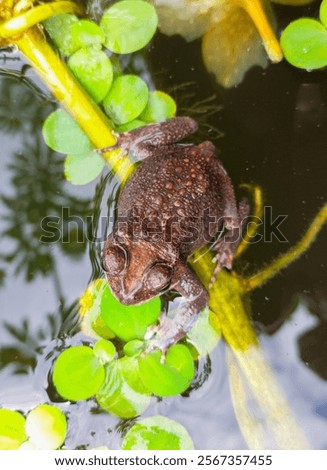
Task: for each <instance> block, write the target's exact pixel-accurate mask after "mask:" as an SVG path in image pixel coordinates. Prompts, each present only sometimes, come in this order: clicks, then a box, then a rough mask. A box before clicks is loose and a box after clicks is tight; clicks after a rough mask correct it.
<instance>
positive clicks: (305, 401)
mask: <svg viewBox="0 0 327 470" xmlns="http://www.w3.org/2000/svg"><path fill="white" fill-rule="evenodd" d="M277 11H278V13H280V12H283V15H284V16H283V17H282V18H281V19H282V21H285V22H287V21H288V20H289V19H290V16H291V14H293V13H292V12H293V9H282V8H279V9H278V10H277ZM285 12H286V13H285ZM15 57H16V56H15ZM148 59H149V70H150V71H151V73H152V79H153V81H154V83H155V86H156V88H159V89H160V88H161V89H164V90H168V89H173V88H174V87H176V86H177V85H179V84H183V83H184V84H185V83H186V82H192V84H191V85H189V86H188V87H187V93H189V92H191V93H192V94H193V98H189V99H185V96H184V97H183V93H184V94H185V93H186V92H185V91H183V90H179V91H175V92H174V91H173V92H172V94H173V95H175V98H176V99H177V102H178V103H184V102H185V101H186V104H187V106H188V107H190V108H192V106H193V108H194V106H195V105H194V103H196V102H197V101H199V100H201V99H205V98H207V97H210V96H212V95H216V98H215V101H214V103H215V104H216V105H217V107H218V106H220V105H222V106H223V108H222V110H221V111H219V112H218V113H216V114H214V115H212V116H209V117H208V119H207V124H208V125H209V126H214V127H217V128H219V129H220V130H221V131H222V132H223V133H224V136H223V137H222V138H220V139H219V140H215V144H216V145H217V148H219V149H220V151H221V159H222V161H223V162H224V164H225V166H226V168H227V169H228V172H229V173H230V175H231V177H232V180H233V182H234V185H235V187H236V188H238V187H239V186H240V185H241V184H242V183H253V184H257V185H259V186H261V187H262V188H263V192H264V198H265V205H266V206H269V207H271V208H272V213H273V216H274V217H277V216H278V215H287V218H286V219H285V221H284V222H283V224H282V226H281V228H282V232H283V234H284V236H285V238H286V239H287V241H285V242H283V243H281V242H279V241H278V240H277V239H276V238H273V239H272V241H271V242H270V241H266V242H265V243H264V242H263V241H262V242H260V243H257V244H255V245H253V246H252V247H251V248H250V249H249V250H248V251H247V253H246V254H245V255H244V256H243V257H242V260H240V261H239V263H238V269H239V270H240V271H241V272H248V273H251V272H253V271H255V270H256V269H258V268H259V267H260V266H263V265H264V264H266V263H268V262H269V261H270V260H272V259H273V258H274V257H276V255H277V254H278V253H281V252H283V251H286V250H287V249H289V248H290V247H291V246H292V244H294V243H295V242H296V241H297V240H299V238H300V237H301V235H302V234H303V233H304V231H305V229H306V227H307V226H308V224H309V222H310V221H311V220H312V218H313V217H314V215H315V214H316V213H317V211H318V210H319V208H320V207H321V206H322V204H323V203H324V202H325V201H326V176H327V158H326V156H327V73H326V71H322V72H315V73H305V72H301V71H297V70H295V69H293V68H292V67H291V66H289V65H287V64H286V63H285V62H283V63H282V64H279V65H273V66H272V65H271V66H269V68H268V69H267V70H265V71H263V70H262V69H259V68H255V69H252V70H251V71H250V72H249V73H248V74H247V76H246V79H245V80H244V82H243V83H242V84H241V85H240V86H238V87H237V88H234V89H231V90H223V89H220V88H219V87H217V85H216V84H215V83H214V81H213V80H212V79H211V77H209V75H208V74H207V73H206V71H205V70H204V68H203V66H202V62H201V54H200V44H199V43H193V44H191V45H186V44H185V43H184V42H183V41H182V40H180V39H176V38H171V39H168V38H165V37H159V38H158V39H156V40H155V42H154V44H153V45H152V46H151V49H150V51H149V57H148ZM22 65H23V62H19V61H16V60H15V61H8V62H7V63H6V64H3V67H4V68H5V67H8V68H10V69H15V70H20V69H21V67H22ZM167 71H169V72H168V73H167ZM28 74H30V75H31V76H33V73H32V72H31V71H29V72H28ZM37 83H38V82H37ZM43 91H44V92H45V93H47V92H46V90H43ZM53 109H55V103H53V102H51V100H50V99H49V100H45V98H44V96H43V94H42V93H41V92H40V93H39V92H38V91H37V90H35V89H34V90H33V89H31V88H30V87H29V86H28V84H27V83H26V82H24V81H22V80H18V79H17V78H16V77H15V76H8V75H7V74H3V73H2V74H1V76H0V141H1V176H0V178H1V186H0V198H1V199H0V231H1V238H0V246H1V248H0V305H1V309H0V348H1V349H0V361H1V371H0V406H3V407H11V408H14V409H18V410H22V411H27V410H28V409H29V408H30V407H33V406H35V405H37V404H39V403H41V402H45V401H48V400H49V396H50V398H51V399H52V400H53V401H59V399H58V397H57V396H56V394H55V393H54V392H53V390H51V388H50V389H49V388H48V382H47V378H48V377H47V374H48V371H49V368H50V366H51V363H52V360H53V354H57V353H56V351H57V350H58V348H62V347H63V346H65V347H67V345H69V344H71V343H72V342H73V343H76V342H77V341H78V340H79V338H80V336H79V334H77V336H76V335H75V336H74V338H73V339H71V334H73V333H77V332H78V325H77V320H76V300H77V299H78V297H79V296H80V294H81V293H82V291H83V290H84V289H85V287H86V286H87V284H88V282H89V280H90V279H91V278H95V277H98V276H99V274H100V271H99V254H100V250H101V244H100V243H89V242H88V241H85V243H77V238H78V235H79V236H82V230H78V229H77V224H76V223H75V224H74V223H73V222H72V219H70V218H69V217H70V216H72V215H74V216H80V217H81V218H82V219H85V218H86V216H88V215H94V211H95V210H96V211H98V212H99V211H100V212H99V213H100V215H104V216H106V215H107V210H108V209H107V200H108V198H109V199H110V197H113V195H114V194H115V190H116V188H117V185H116V183H115V182H114V181H111V182H110V181H107V180H104V179H102V180H101V181H97V182H96V183H91V184H89V185H87V186H85V187H74V186H72V185H71V184H69V183H67V182H66V181H65V180H64V178H63V175H62V171H63V167H62V163H63V158H62V156H60V155H57V154H55V153H53V152H51V151H49V149H47V148H46V146H45V144H44V143H43V140H42V134H41V126H42V122H43V120H44V118H45V117H46V116H47V115H48V114H49V113H50V112H51V111H52V110H53ZM180 109H181V107H180ZM181 112H182V111H181ZM191 113H194V109H193V111H191ZM201 131H202V132H203V134H204V137H203V138H206V139H208V138H211V135H212V133H208V128H207V127H206V126H204V125H203V126H202V128H201ZM63 208H69V213H66V215H65V220H63V223H62V231H63V234H64V235H65V237H66V238H65V240H66V241H67V243H62V240H61V241H60V242H58V243H55V244H52V245H46V244H41V243H40V242H39V239H40V236H41V235H42V231H41V228H40V222H41V220H42V219H43V218H44V217H46V216H49V215H51V216H58V215H59V216H61V214H62V210H63ZM75 220H76V219H75ZM326 230H327V228H325V229H324V230H323V231H322V232H321V233H320V235H319V237H318V239H317V240H316V242H315V243H314V245H313V246H312V247H311V248H310V250H309V251H308V252H307V253H306V255H305V256H303V257H302V258H301V259H300V260H298V261H297V262H296V263H294V264H293V265H291V266H290V267H289V268H288V269H287V270H285V271H284V272H283V273H281V274H280V275H279V276H278V277H276V278H275V279H274V280H272V281H270V282H269V283H268V284H267V285H265V286H263V287H262V288H261V289H260V290H258V291H256V292H254V293H253V295H252V296H251V301H252V318H253V320H254V322H255V324H256V327H257V330H258V332H259V334H260V335H261V341H262V345H263V349H264V351H265V353H266V356H267V358H268V360H269V362H270V364H271V365H272V368H273V370H274V371H275V373H276V376H277V378H278V381H279V383H280V384H281V386H282V388H283V390H284V392H285V395H286V396H287V398H288V400H289V402H290V403H291V405H292V409H293V411H294V412H295V414H296V417H297V419H298V421H299V423H300V425H301V427H302V428H303V430H304V431H305V433H306V435H307V437H308V439H309V441H310V445H311V446H312V447H313V448H318V449H327V437H326V436H327V433H326V429H327V385H326V380H327V293H326V280H327V269H326V262H327V259H326V258H327V257H326V233H327V232H326ZM99 231H100V232H101V227H100V229H99ZM58 337H59V338H60V339H59V340H58V339H57V338H58ZM225 363H226V361H225V351H224V345H223V343H222V342H221V343H220V344H219V345H218V346H217V348H216V349H215V351H214V352H213V354H212V356H211V371H212V372H211V374H210V376H209V378H208V380H207V381H206V382H205V383H204V384H203V385H202V387H200V388H199V389H198V390H195V391H192V392H191V394H190V396H188V397H181V396H180V397H174V398H167V399H163V400H161V401H159V402H156V401H155V400H153V403H152V405H151V406H150V407H149V408H148V409H147V411H146V412H145V414H144V416H151V415H155V414H163V415H165V416H168V417H171V418H173V419H175V420H177V421H179V422H180V423H182V424H183V425H184V426H185V427H186V428H187V429H188V431H189V432H190V434H191V436H192V438H193V439H194V442H195V447H196V448H197V449H201V448H202V449H229V448H230V449H237V448H238V449H241V448H246V443H245V441H244V440H243V437H242V435H241V433H240V431H239V428H238V424H237V421H236V418H235V415H234V411H233V406H232V403H231V399H230V393H229V385H228V379H227V370H226V365H225ZM204 366H205V365H204V364H201V366H200V367H202V368H203V367H204ZM59 406H61V407H62V409H63V410H64V411H69V429H70V432H69V434H68V438H67V440H66V445H67V447H68V448H75V447H79V446H89V447H95V446H99V445H108V446H109V447H110V448H112V449H113V448H119V445H120V441H121V433H122V431H123V430H124V427H125V426H126V424H125V423H123V422H120V421H119V419H118V418H114V417H111V416H109V415H107V414H106V413H99V412H98V409H97V408H96V406H95V403H94V402H93V401H92V400H89V401H88V402H81V403H77V404H75V405H70V406H68V404H66V403H61V404H59Z"/></svg>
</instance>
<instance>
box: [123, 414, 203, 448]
mask: <svg viewBox="0 0 327 470" xmlns="http://www.w3.org/2000/svg"><path fill="white" fill-rule="evenodd" d="M122 449H123V450H192V449H194V445H193V441H192V439H191V437H190V435H189V433H188V432H187V431H186V429H185V428H184V426H182V425H181V424H179V423H177V422H176V421H173V420H171V419H168V418H165V417H164V416H152V417H151V418H146V419H142V420H141V421H139V422H138V423H136V424H134V426H132V427H131V429H130V430H129V431H128V432H127V434H126V436H125V437H124V440H123V442H122Z"/></svg>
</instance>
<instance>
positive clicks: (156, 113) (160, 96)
mask: <svg viewBox="0 0 327 470" xmlns="http://www.w3.org/2000/svg"><path fill="white" fill-rule="evenodd" d="M175 114H176V103H175V101H174V100H173V98H172V97H171V96H169V95H167V93H164V92H163V91H159V90H155V91H151V92H150V93H149V99H148V103H147V105H146V107H145V108H144V110H143V111H142V113H141V115H140V118H141V119H142V120H143V121H145V122H146V123H149V122H161V121H165V120H166V119H169V118H172V117H174V116H175Z"/></svg>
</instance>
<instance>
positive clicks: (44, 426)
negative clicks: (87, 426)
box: [26, 404, 67, 450]
mask: <svg viewBox="0 0 327 470" xmlns="http://www.w3.org/2000/svg"><path fill="white" fill-rule="evenodd" d="M26 432H27V435H28V437H29V442H31V443H32V444H33V445H34V446H35V447H36V448H37V449H48V450H54V449H58V448H59V447H60V446H62V444H63V443H64V441H65V438H66V433H67V421H66V416H65V415H64V413H63V412H62V411H61V410H60V409H59V408H57V407H56V406H52V405H47V404H44V405H39V406H37V407H36V408H34V409H33V410H32V411H30V412H29V413H28V415H27V418H26Z"/></svg>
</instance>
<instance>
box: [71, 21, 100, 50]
mask: <svg viewBox="0 0 327 470" xmlns="http://www.w3.org/2000/svg"><path fill="white" fill-rule="evenodd" d="M104 40H105V35H104V32H103V31H102V29H101V28H100V27H99V26H98V25H97V24H95V23H94V22H93V21H89V20H79V21H76V22H74V23H72V25H71V41H72V48H73V49H74V50H75V51H77V50H78V49H80V48H82V47H86V46H99V47H100V46H101V45H102V44H103V43H104Z"/></svg>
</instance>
